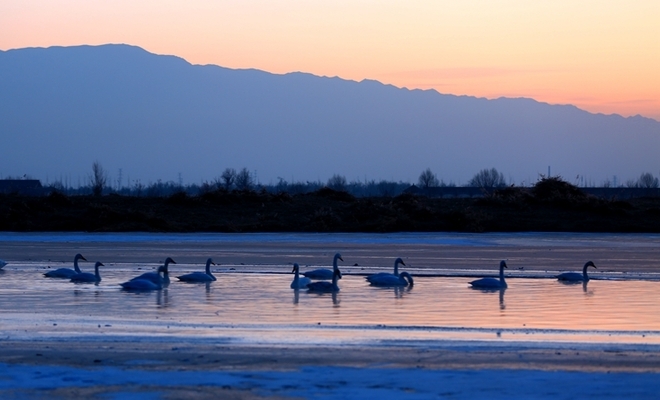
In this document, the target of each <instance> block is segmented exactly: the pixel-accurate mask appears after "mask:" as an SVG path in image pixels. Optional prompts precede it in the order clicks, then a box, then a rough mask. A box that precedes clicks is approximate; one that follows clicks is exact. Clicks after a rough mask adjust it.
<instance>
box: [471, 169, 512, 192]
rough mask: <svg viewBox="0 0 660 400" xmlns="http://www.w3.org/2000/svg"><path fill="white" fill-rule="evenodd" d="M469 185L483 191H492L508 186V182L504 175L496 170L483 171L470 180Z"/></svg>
mask: <svg viewBox="0 0 660 400" xmlns="http://www.w3.org/2000/svg"><path fill="white" fill-rule="evenodd" d="M469 185H470V186H474V187H479V188H482V189H492V188H498V187H504V186H506V180H505V179H504V174H503V173H501V172H498V171H497V170H496V169H495V168H491V169H482V170H481V171H479V172H477V173H476V174H475V175H474V176H473V177H472V179H470V182H469Z"/></svg>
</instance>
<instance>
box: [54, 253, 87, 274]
mask: <svg viewBox="0 0 660 400" xmlns="http://www.w3.org/2000/svg"><path fill="white" fill-rule="evenodd" d="M78 260H83V261H87V259H86V258H85V257H83V255H82V254H80V253H78V254H76V256H75V257H73V268H74V269H71V268H58V269H54V270H52V271H48V272H46V273H45V274H44V276H45V277H46V278H66V279H71V277H72V276H74V275H76V274H80V273H82V271H81V270H80V268H79V267H78Z"/></svg>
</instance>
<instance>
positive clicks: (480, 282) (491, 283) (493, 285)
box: [470, 260, 508, 289]
mask: <svg viewBox="0 0 660 400" xmlns="http://www.w3.org/2000/svg"><path fill="white" fill-rule="evenodd" d="M504 268H508V267H507V266H506V262H504V260H502V261H500V279H497V278H481V279H477V280H476V281H472V282H470V285H472V287H473V288H479V289H502V288H506V287H507V284H506V281H505V280H504Z"/></svg>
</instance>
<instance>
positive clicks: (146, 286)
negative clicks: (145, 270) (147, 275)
mask: <svg viewBox="0 0 660 400" xmlns="http://www.w3.org/2000/svg"><path fill="white" fill-rule="evenodd" d="M120 285H121V287H122V289H124V290H134V291H148V290H161V289H162V288H163V285H162V284H157V283H154V282H152V281H150V280H147V279H135V280H131V281H128V282H124V283H120Z"/></svg>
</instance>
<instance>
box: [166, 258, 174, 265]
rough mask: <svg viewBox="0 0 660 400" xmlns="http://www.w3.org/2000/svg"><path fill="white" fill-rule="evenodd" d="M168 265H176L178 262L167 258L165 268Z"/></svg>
mask: <svg viewBox="0 0 660 400" xmlns="http://www.w3.org/2000/svg"><path fill="white" fill-rule="evenodd" d="M167 264H176V261H174V260H172V257H167V258H166V259H165V266H166V267H167Z"/></svg>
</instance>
